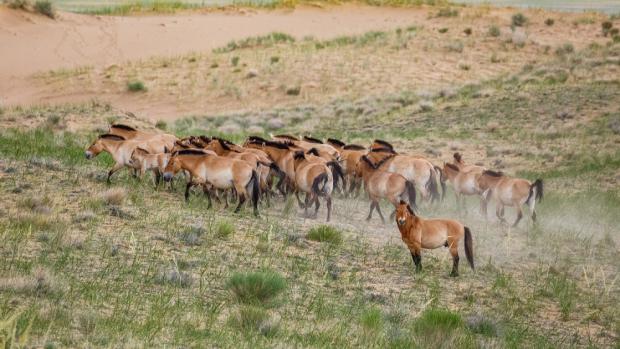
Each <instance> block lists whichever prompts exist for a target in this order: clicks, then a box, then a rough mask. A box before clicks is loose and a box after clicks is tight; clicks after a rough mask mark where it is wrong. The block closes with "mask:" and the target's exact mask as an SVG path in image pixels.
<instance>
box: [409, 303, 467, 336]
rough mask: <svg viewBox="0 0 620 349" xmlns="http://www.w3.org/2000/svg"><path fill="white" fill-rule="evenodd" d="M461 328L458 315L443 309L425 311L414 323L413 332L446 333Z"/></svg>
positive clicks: (461, 320) (461, 321)
mask: <svg viewBox="0 0 620 349" xmlns="http://www.w3.org/2000/svg"><path fill="white" fill-rule="evenodd" d="M461 326H463V319H462V318H461V316H460V315H459V314H456V313H453V312H451V311H449V310H445V309H437V308H431V309H427V310H425V311H424V313H422V315H421V316H420V317H419V318H418V319H417V320H416V321H415V323H414V330H415V332H416V333H418V334H428V333H433V332H437V331H439V332H442V333H447V332H450V331H453V330H455V329H457V328H459V327H461Z"/></svg>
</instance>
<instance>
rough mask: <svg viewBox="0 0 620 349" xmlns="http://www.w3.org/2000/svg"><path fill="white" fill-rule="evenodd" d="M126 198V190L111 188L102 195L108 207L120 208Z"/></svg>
mask: <svg viewBox="0 0 620 349" xmlns="http://www.w3.org/2000/svg"><path fill="white" fill-rule="evenodd" d="M126 197H127V191H126V190H125V189H124V188H111V189H108V190H106V191H105V192H103V194H101V199H102V200H103V202H104V203H105V204H106V205H115V206H119V205H121V204H122V203H123V201H125V198H126Z"/></svg>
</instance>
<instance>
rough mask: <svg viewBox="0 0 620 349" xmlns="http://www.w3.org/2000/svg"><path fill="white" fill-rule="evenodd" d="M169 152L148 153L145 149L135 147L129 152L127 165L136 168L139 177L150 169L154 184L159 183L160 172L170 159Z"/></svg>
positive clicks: (162, 171)
mask: <svg viewBox="0 0 620 349" xmlns="http://www.w3.org/2000/svg"><path fill="white" fill-rule="evenodd" d="M170 156H171V154H170V153H159V154H150V153H149V152H148V151H147V150H146V149H144V148H141V147H137V148H135V149H134V150H133V152H132V153H131V157H130V158H129V165H131V166H133V168H135V169H137V170H138V175H139V176H140V178H142V176H143V175H144V173H145V172H146V171H152V172H153V176H154V179H155V186H158V185H159V181H160V179H161V175H162V173H164V169H165V168H166V165H168V161H169V160H170Z"/></svg>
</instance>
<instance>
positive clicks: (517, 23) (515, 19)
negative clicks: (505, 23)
mask: <svg viewBox="0 0 620 349" xmlns="http://www.w3.org/2000/svg"><path fill="white" fill-rule="evenodd" d="M526 23H527V17H525V15H524V14H523V13H520V12H519V13H515V14H514V15H512V26H513V27H522V26H524V25H525V24H526Z"/></svg>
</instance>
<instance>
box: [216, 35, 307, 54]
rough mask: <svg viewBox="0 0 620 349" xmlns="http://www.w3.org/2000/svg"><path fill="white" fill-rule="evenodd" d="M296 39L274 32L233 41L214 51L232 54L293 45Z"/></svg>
mask: <svg viewBox="0 0 620 349" xmlns="http://www.w3.org/2000/svg"><path fill="white" fill-rule="evenodd" d="M293 42H295V38H294V37H292V36H291V35H289V34H286V33H280V32H273V33H269V34H267V35H262V36H253V37H249V38H245V39H242V40H232V41H230V42H228V44H226V46H224V47H220V48H216V49H215V50H213V51H214V52H216V53H224V52H232V51H235V50H242V49H246V48H259V47H270V46H273V45H276V44H285V43H293Z"/></svg>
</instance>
